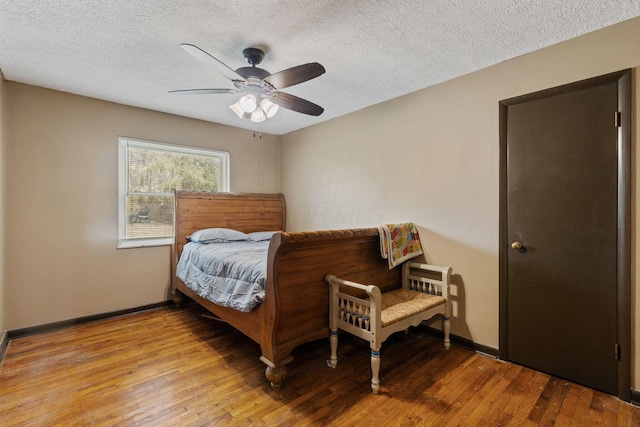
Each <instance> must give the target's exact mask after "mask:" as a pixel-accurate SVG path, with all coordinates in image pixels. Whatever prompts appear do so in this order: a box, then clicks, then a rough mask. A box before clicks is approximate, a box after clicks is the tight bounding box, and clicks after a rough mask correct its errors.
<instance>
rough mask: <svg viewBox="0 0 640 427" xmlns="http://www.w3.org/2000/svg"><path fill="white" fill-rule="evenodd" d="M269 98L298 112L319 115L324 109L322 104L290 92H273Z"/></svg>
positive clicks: (283, 106)
mask: <svg viewBox="0 0 640 427" xmlns="http://www.w3.org/2000/svg"><path fill="white" fill-rule="evenodd" d="M269 100H270V101H271V102H273V103H274V104H277V105H279V106H281V107H282V108H286V109H287V110H292V111H297V112H298V113H302V114H308V115H310V116H319V115H320V114H322V112H323V111H324V108H322V107H321V106H319V105H316V104H314V103H313V102H310V101H307V100H306V99H302V98H299V97H297V96H295V95H291V94H289V93H284V92H271V94H270V96H269Z"/></svg>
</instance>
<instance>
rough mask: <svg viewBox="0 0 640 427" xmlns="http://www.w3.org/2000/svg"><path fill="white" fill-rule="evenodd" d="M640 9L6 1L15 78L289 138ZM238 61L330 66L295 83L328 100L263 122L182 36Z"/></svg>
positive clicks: (226, 0) (368, 2) (465, 1)
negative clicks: (261, 53) (246, 114)
mask: <svg viewBox="0 0 640 427" xmlns="http://www.w3.org/2000/svg"><path fill="white" fill-rule="evenodd" d="M636 16H640V3H639V0H521V1H518V0H424V1H415V0H414V1H412V0H386V1H385V0H350V1H346V0H318V1H302V0H262V1H249V0H235V1H230V0H180V1H177V0H48V1H46V0H0V69H1V70H2V72H3V73H4V75H5V78H6V79H7V80H12V81H16V82H21V83H28V84H32V85H37V86H42V87H46V88H51V89H56V90H60V91H64V92H70V93H74V94H79V95H84V96H89V97H94V98H99V99H104V100H108V101H113V102H117V103H122V104H127V105H132V106H136V107H142V108H148V109H152V110H157V111H163V112H167V113H172V114H177V115H181V116H187V117H193V118H197V119H202V120H207V121H211V122H218V123H223V124H227V125H231V126H237V127H244V128H247V129H253V130H257V131H260V132H265V133H272V134H285V133H287V132H291V131H293V130H296V129H300V128H303V127H306V126H311V125H313V124H316V123H320V122H322V121H326V120H329V119H332V118H334V117H338V116H341V115H344V114H347V113H350V112H353V111H356V110H359V109H362V108H365V107H367V106H370V105H373V104H377V103H379V102H383V101H386V100H388V99H391V98H395V97H398V96H400V95H404V94H406V93H409V92H413V91H416V90H419V89H422V88H424V87H427V86H430V85H433V84H436V83H439V82H442V81H446V80H449V79H451V78H454V77H457V76H460V75H463V74H467V73H470V72H472V71H475V70H478V69H481V68H484V67H487V66H490V65H493V64H496V63H498V62H501V61H504V60H507V59H509V58H513V57H515V56H518V55H522V54H524V53H528V52H531V51H533V50H536V49H540V48H542V47H545V46H549V45H552V44H555V43H558V42H561V41H563V40H567V39H570V38H573V37H576V36H579V35H582V34H585V33H588V32H591V31H594V30H597V29H599V28H602V27H606V26H608V25H612V24H615V23H617V22H621V21H624V20H627V19H630V18H633V17H636ZM180 43H192V44H195V45H197V46H199V47H200V48H202V49H204V50H206V51H207V52H209V53H210V54H211V55H213V56H215V57H216V58H218V59H219V60H221V61H223V62H224V63H225V64H227V65H228V66H229V67H231V68H233V69H236V68H238V67H242V66H246V65H247V64H246V62H244V59H243V57H242V50H243V49H244V48H245V47H250V46H252V47H262V48H263V49H264V50H265V51H266V52H267V55H266V57H265V59H264V61H263V62H262V64H261V65H260V67H262V68H264V69H266V70H268V71H270V72H271V73H275V72H277V71H281V70H283V69H286V68H290V67H293V66H295V65H299V64H302V63H306V62H319V63H321V64H322V65H324V67H325V68H326V70H327V72H326V74H324V75H322V76H320V77H318V78H316V79H314V80H310V81H307V82H305V83H302V84H300V85H297V86H293V87H291V88H287V89H285V90H284V92H288V93H291V94H294V95H297V96H300V97H303V98H305V99H308V100H310V101H312V102H314V103H316V104H319V105H321V106H322V107H324V108H325V112H324V114H322V115H321V116H319V117H312V116H306V115H303V114H300V113H295V112H291V111H287V110H284V109H280V111H279V112H278V114H277V115H276V116H275V117H274V118H272V119H269V120H267V121H266V122H263V123H261V124H254V123H252V122H250V121H249V120H246V119H245V120H241V119H239V118H238V117H237V116H235V115H234V113H233V112H232V111H231V110H230V109H229V108H228V105H230V104H232V103H233V102H235V100H236V99H237V98H239V95H189V96H185V95H176V94H168V93H167V92H168V91H169V90H174V89H188V88H199V87H201V88H212V87H214V88H215V87H219V88H233V85H232V84H231V82H230V81H229V80H227V79H226V78H224V77H223V76H221V75H219V74H217V73H216V72H215V71H214V70H212V69H210V68H207V67H206V66H205V65H204V64H202V63H200V62H198V61H197V60H195V59H194V58H193V57H191V56H190V55H189V54H187V53H186V52H185V51H183V50H182V49H181V48H180V47H179V45H180Z"/></svg>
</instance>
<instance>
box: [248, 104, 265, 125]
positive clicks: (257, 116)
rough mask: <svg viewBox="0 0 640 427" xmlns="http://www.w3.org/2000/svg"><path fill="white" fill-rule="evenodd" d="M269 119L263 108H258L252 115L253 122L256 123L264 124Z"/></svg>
mask: <svg viewBox="0 0 640 427" xmlns="http://www.w3.org/2000/svg"><path fill="white" fill-rule="evenodd" d="M266 119H267V115H266V114H265V113H264V111H263V110H262V108H256V109H255V110H253V113H251V121H252V122H254V123H260V122H264V121H265V120H266Z"/></svg>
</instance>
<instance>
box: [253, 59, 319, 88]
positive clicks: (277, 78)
mask: <svg viewBox="0 0 640 427" xmlns="http://www.w3.org/2000/svg"><path fill="white" fill-rule="evenodd" d="M324 72H325V69H324V67H323V66H322V65H320V64H318V63H317V62H310V63H308V64H302V65H298V66H297V67H292V68H288V69H286V70H283V71H280V72H277V73H275V74H272V75H270V76H269V77H265V78H264V81H266V82H267V83H269V84H270V85H271V86H273V87H274V88H275V89H284V88H285V87H289V86H293V85H297V84H298V83H302V82H306V81H307V80H311V79H315V78H316V77H318V76H320V75H322V74H324Z"/></svg>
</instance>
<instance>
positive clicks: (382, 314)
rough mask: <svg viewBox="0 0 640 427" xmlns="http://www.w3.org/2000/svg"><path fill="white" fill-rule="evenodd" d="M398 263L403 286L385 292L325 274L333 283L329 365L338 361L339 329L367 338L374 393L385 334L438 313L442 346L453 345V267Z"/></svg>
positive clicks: (447, 347) (401, 329)
mask: <svg viewBox="0 0 640 427" xmlns="http://www.w3.org/2000/svg"><path fill="white" fill-rule="evenodd" d="M402 268H403V270H402V287H401V288H399V289H395V290H392V291H388V292H384V293H381V292H380V289H379V288H378V287H377V286H375V285H363V284H360V283H355V282H350V281H347V280H342V279H339V278H337V277H336V276H333V275H328V276H326V278H325V280H326V281H327V283H328V284H329V285H330V287H331V295H330V298H329V329H330V330H331V335H330V339H329V340H330V343H331V358H330V359H329V360H328V361H327V364H328V365H329V366H330V367H332V368H335V367H336V366H337V365H338V357H337V351H338V329H342V330H343V331H345V332H349V333H351V334H353V335H355V336H357V337H360V338H362V339H364V340H367V341H369V343H370V347H371V390H372V391H373V392H374V393H378V391H379V390H380V379H379V373H380V347H381V346H382V343H383V342H384V341H385V340H386V339H387V338H388V337H389V335H391V334H393V333H394V332H398V331H403V330H407V329H408V328H409V327H410V326H418V325H419V324H420V323H421V322H423V321H424V320H428V319H431V318H433V317H435V316H442V319H443V327H442V329H443V332H444V347H445V348H446V349H449V347H450V346H451V342H450V340H449V329H450V324H449V318H450V315H451V302H450V299H449V282H450V279H451V267H439V266H435V265H428V264H421V263H415V262H406V263H405V264H404V265H403V267H402ZM365 293H366V295H365Z"/></svg>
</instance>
